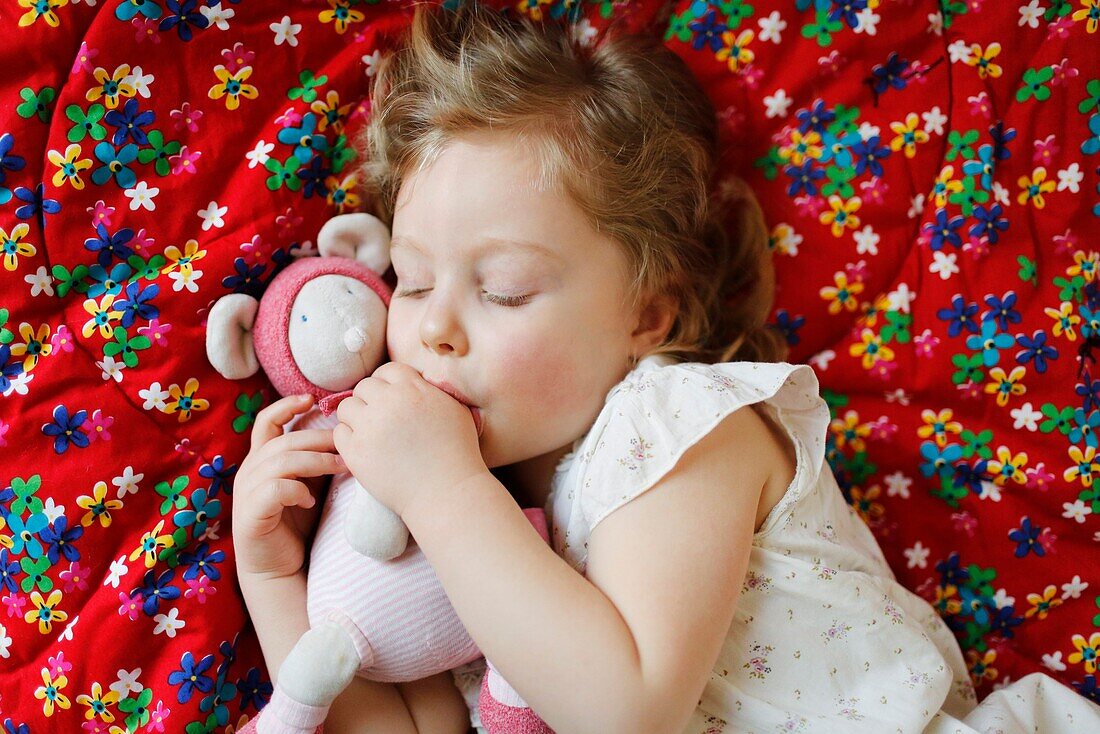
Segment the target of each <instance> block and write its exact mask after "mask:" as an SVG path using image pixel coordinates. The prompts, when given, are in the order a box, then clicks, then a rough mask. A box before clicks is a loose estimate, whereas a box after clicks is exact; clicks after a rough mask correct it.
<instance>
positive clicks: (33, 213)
mask: <svg viewBox="0 0 1100 734" xmlns="http://www.w3.org/2000/svg"><path fill="white" fill-rule="evenodd" d="M45 192H46V187H45V184H36V185H35V187H34V190H33V191H32V190H30V189H28V188H27V187H25V186H19V187H18V188H16V189H15V198H17V199H19V200H20V201H25V202H27V204H26V205H24V206H21V207H19V208H18V209H16V210H15V216H17V217H19V218H20V219H30V218H31V217H37V219H38V226H39V227H41V228H42V229H45V228H46V217H45V215H46V214H57V213H58V212H59V211H61V204H59V203H58V202H56V201H54V200H53V199H47V198H46V193H45Z"/></svg>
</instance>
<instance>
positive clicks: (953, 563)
mask: <svg viewBox="0 0 1100 734" xmlns="http://www.w3.org/2000/svg"><path fill="white" fill-rule="evenodd" d="M936 572H937V573H938V574H939V575H940V585H941V586H962V585H963V584H964V583H965V582H966V581H967V579H969V578H970V572H969V571H967V570H966V569H965V568H963V567H962V566H960V565H959V553H958V551H952V553H951V555H950V556H948V557H947V560H946V561H940V562H939V563H937V564H936Z"/></svg>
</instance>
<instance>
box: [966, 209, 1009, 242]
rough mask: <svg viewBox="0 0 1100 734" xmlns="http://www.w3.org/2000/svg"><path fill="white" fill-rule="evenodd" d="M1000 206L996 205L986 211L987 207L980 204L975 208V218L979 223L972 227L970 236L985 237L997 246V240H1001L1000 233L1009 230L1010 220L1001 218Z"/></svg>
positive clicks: (1001, 210)
mask: <svg viewBox="0 0 1100 734" xmlns="http://www.w3.org/2000/svg"><path fill="white" fill-rule="evenodd" d="M1003 211H1004V210H1003V209H1001V205H1000V204H994V205H993V206H991V207H989V209H988V210H986V208H985V206H984V205H982V204H978V205H976V206H975V207H974V218H975V219H977V220H978V221H977V222H976V223H974V224H972V225H970V235H971V236H972V237H981V236H982V235H985V236H986V237H988V238H989V241H990V243H992V244H994V245H995V244H997V240H998V239H1000V236H1001V235H1000V232H1003V231H1005V230H1006V229H1008V220H1007V219H1002V218H1001V212H1003Z"/></svg>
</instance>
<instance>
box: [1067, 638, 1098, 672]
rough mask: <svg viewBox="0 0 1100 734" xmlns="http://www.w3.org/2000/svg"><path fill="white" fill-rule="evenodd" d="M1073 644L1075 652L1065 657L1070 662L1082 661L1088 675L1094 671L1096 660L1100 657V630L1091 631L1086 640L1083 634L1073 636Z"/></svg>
mask: <svg viewBox="0 0 1100 734" xmlns="http://www.w3.org/2000/svg"><path fill="white" fill-rule="evenodd" d="M1072 639H1073V646H1074V647H1076V648H1077V652H1073V653H1070V655H1069V657H1068V658H1066V660H1068V661H1069V662H1071V663H1084V664H1085V672H1086V673H1089V674H1090V675H1091V674H1093V673H1095V672H1096V661H1097V658H1098V657H1100V632H1093V633H1092V634H1091V635H1089V639H1088V641H1087V642H1086V641H1085V636H1084V635H1074V636H1073V638H1072Z"/></svg>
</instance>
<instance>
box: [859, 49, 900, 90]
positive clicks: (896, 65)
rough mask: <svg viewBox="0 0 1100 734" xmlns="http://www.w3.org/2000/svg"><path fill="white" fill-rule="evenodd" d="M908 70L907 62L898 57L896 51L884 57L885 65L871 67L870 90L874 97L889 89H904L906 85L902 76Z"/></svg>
mask: <svg viewBox="0 0 1100 734" xmlns="http://www.w3.org/2000/svg"><path fill="white" fill-rule="evenodd" d="M908 68H909V60H908V59H903V58H902V57H901V56H898V54H897V52H896V51H891V52H890V55H889V56H888V57H886V63H885V64H875V65H874V66H873V67H871V76H872V79H870V80H869V81H870V82H871V89H873V90H874V92H875V94H876V95H879V94H882V93H883V92H885V91H886V90H887V89H889V88H890V87H893V88H894V89H905V85H906V84H908V81H907V80H906V78H905V76H904V74H905V71H906V70H907V69H908Z"/></svg>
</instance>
